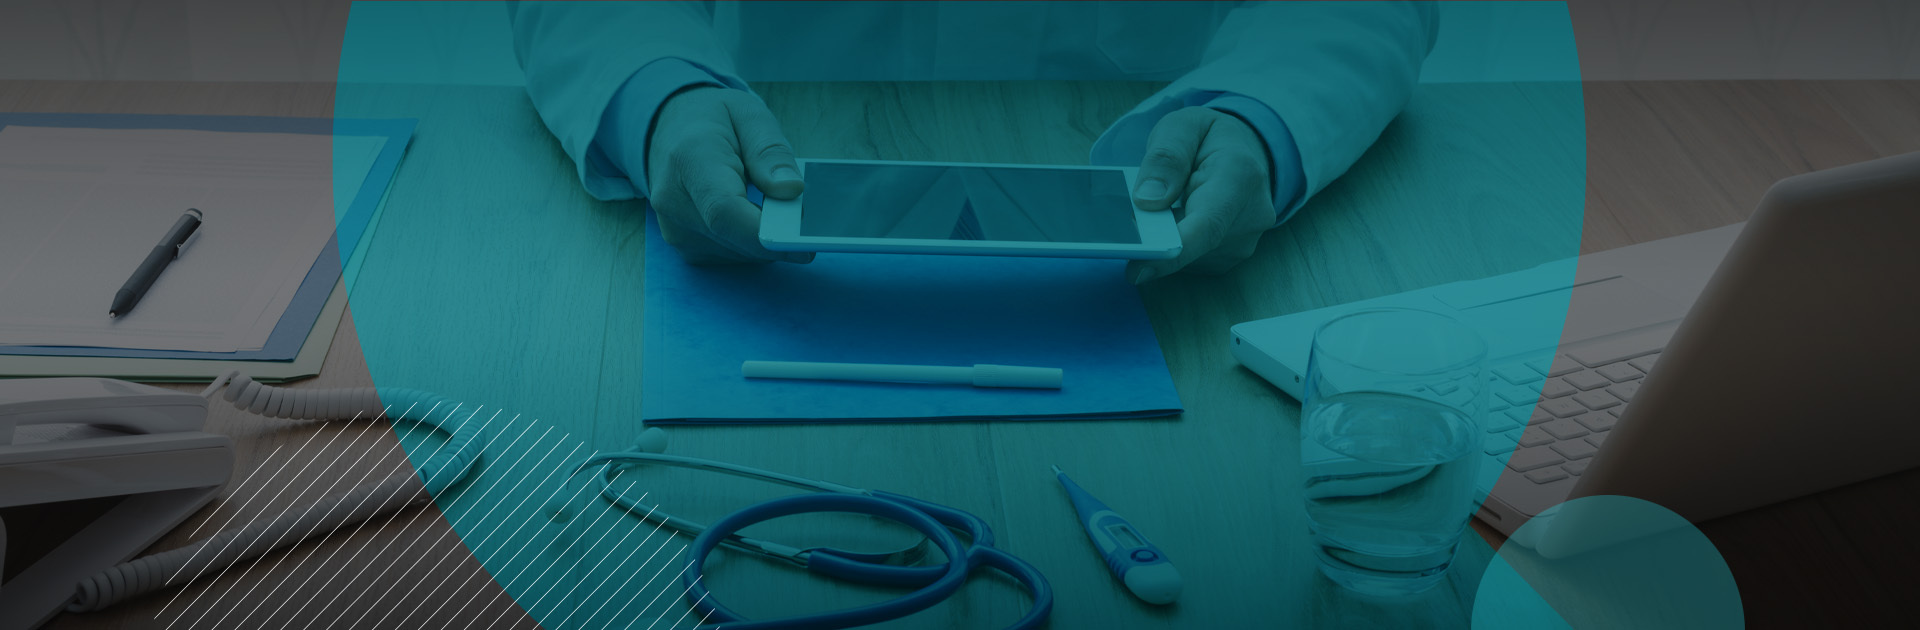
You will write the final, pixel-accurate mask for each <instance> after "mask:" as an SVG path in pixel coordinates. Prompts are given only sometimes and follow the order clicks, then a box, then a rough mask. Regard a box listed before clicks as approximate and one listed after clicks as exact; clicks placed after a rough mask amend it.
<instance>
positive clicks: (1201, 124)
mask: <svg viewBox="0 0 1920 630" xmlns="http://www.w3.org/2000/svg"><path fill="white" fill-rule="evenodd" d="M1209 111H1211V110H1207V109H1205V108H1200V107H1189V108H1186V109H1181V110H1177V111H1174V112H1173V113H1171V114H1167V115H1166V117H1164V118H1161V119H1160V122H1159V123H1157V124H1155V125H1154V126H1153V131H1152V132H1150V133H1148V134H1147V153H1146V156H1145V157H1143V158H1141V160H1140V172H1139V174H1138V175H1137V176H1136V177H1135V179H1136V180H1137V181H1136V183H1135V184H1134V186H1133V204H1134V205H1135V206H1138V207H1139V208H1140V209H1142V210H1165V209H1167V208H1169V207H1171V206H1172V205H1173V202H1174V201H1175V200H1177V199H1179V198H1180V195H1181V193H1182V191H1184V190H1185V189H1186V187H1187V178H1188V177H1189V176H1190V175H1192V173H1193V164H1194V158H1195V156H1196V155H1197V153H1198V151H1199V150H1200V141H1201V140H1202V139H1204V138H1206V137H1207V127H1208V126H1209V125H1210V124H1211V121H1212V118H1211V116H1210V115H1209V114H1208V112H1209Z"/></svg>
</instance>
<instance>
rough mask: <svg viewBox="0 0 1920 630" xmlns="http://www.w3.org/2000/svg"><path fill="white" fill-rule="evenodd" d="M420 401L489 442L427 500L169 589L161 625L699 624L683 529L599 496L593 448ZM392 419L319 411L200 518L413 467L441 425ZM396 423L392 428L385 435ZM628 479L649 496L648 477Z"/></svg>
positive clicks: (305, 496)
mask: <svg viewBox="0 0 1920 630" xmlns="http://www.w3.org/2000/svg"><path fill="white" fill-rule="evenodd" d="M429 413H433V414H439V415H440V416H450V417H453V418H455V419H460V418H465V419H466V421H468V422H473V423H484V424H485V426H486V428H485V430H484V431H483V433H482V436H481V438H480V439H479V440H477V441H478V442H480V443H484V444H485V446H484V448H483V455H482V456H481V457H480V458H479V460H477V462H476V463H475V464H474V465H473V466H472V467H471V469H470V470H469V471H467V476H466V477H465V481H463V482H461V483H457V484H455V485H454V486H452V487H451V488H450V489H449V490H448V491H447V492H444V493H442V494H441V495H440V496H437V497H434V501H433V505H431V506H428V507H425V508H405V509H401V510H397V511H395V512H392V513H390V514H387V515H383V516H377V517H375V518H373V519H369V520H367V521H365V522H361V523H358V524H354V525H351V526H349V527H343V528H340V529H339V530H335V531H332V532H328V533H326V534H324V535H322V536H320V537H318V538H316V539H315V540H311V541H306V542H302V543H299V544H297V545H294V546H291V547H288V548H286V549H284V550H281V551H279V552H275V553H272V554H268V555H267V556H263V557H261V558H258V559H255V560H251V561H248V562H243V563H240V564H239V565H236V566H234V567H230V568H228V569H226V570H224V571H222V572H220V573H217V574H210V575H209V576H208V577H206V578H202V579H201V580H199V581H198V582H196V583H194V584H191V585H188V586H187V587H186V588H182V589H179V590H178V591H177V592H175V593H172V594H164V595H165V596H166V597H169V598H170V600H169V603H168V604H167V605H166V606H164V607H163V608H162V609H161V610H160V611H159V614H157V615H155V619H159V620H160V621H159V623H160V624H161V625H158V626H156V627H159V628H163V630H169V629H172V628H258V627H276V628H312V629H322V628H536V627H544V628H556V629H557V628H601V627H633V628H641V627H652V628H675V627H693V626H696V625H699V624H701V623H704V621H703V619H702V618H701V616H700V615H694V614H691V610H692V609H691V608H690V607H688V606H687V604H686V600H685V590H684V587H683V585H682V584H681V580H682V574H683V573H684V571H685V568H686V560H687V557H686V552H687V543H688V542H689V540H688V539H686V538H685V537H682V536H679V535H677V532H674V531H673V530H669V529H665V528H663V527H661V526H660V525H659V524H658V523H654V522H648V521H646V520H644V519H643V518H642V517H644V516H646V515H647V513H643V512H639V511H634V510H630V509H628V508H622V507H619V506H616V505H614V504H613V503H611V502H607V501H603V500H600V499H599V498H598V497H595V496H593V490H592V489H591V486H590V484H586V483H582V481H583V479H570V477H569V473H571V472H572V471H573V467H574V466H576V465H577V464H578V463H579V462H580V461H582V460H583V459H585V458H586V457H588V456H591V455H593V454H596V453H597V451H596V449H594V448H592V447H591V446H590V445H588V444H586V443H584V442H582V441H581V440H579V439H578V438H576V437H574V436H572V435H570V434H568V433H567V432H566V431H564V430H562V429H559V428H557V427H555V426H553V425H552V424H550V423H547V422H544V421H541V420H538V419H534V420H524V419H522V418H521V417H520V416H517V415H514V414H511V413H505V412H502V411H501V410H498V409H493V408H488V407H485V406H477V405H473V404H468V403H459V404H455V403H453V402H449V403H446V408H436V409H434V410H431V411H429ZM436 417H438V416H436ZM389 426H391V425H387V424H385V423H375V424H368V423H367V422H365V421H362V422H358V423H352V424H348V423H336V424H327V425H319V426H318V427H317V430H315V431H314V432H313V433H312V434H310V435H308V436H305V437H304V438H302V439H301V441H300V442H299V443H298V445H297V446H292V444H294V443H292V442H290V447H289V448H286V449H284V450H277V451H275V452H274V453H273V454H271V455H270V456H269V457H268V459H267V460H265V461H263V462H261V463H260V464H259V465H258V466H256V467H255V470H254V471H253V472H252V473H250V475H249V476H248V477H247V478H246V480H243V481H242V482H241V483H240V484H238V485H236V486H235V490H234V493H233V494H234V497H235V499H234V500H237V501H239V502H240V505H241V507H240V508H239V509H237V510H235V511H233V512H232V513H231V514H230V515H228V516H227V517H226V518H225V520H224V522H219V523H213V524H212V525H210V526H209V525H206V523H202V526H203V527H204V528H205V529H208V530H215V531H218V530H220V529H226V528H230V527H235V526H239V525H244V524H246V523H248V522H250V521H251V520H253V519H258V518H263V517H267V516H271V514H262V512H265V511H266V510H265V509H264V507H260V508H252V507H249V506H250V504H255V503H257V504H260V505H261V506H265V505H304V502H305V501H310V500H311V499H312V498H316V497H317V496H320V495H326V494H333V493H337V492H340V491H342V490H344V489H350V488H354V487H358V486H360V485H363V484H366V483H368V482H370V481H378V480H379V479H382V478H383V477H385V476H387V475H392V474H417V473H415V472H414V471H415V470H416V469H415V468H414V466H415V465H417V464H419V463H421V462H424V461H425V460H426V458H427V457H430V456H431V454H432V453H434V452H435V450H436V449H437V448H438V447H439V445H440V443H441V442H442V440H443V439H444V436H438V435H436V434H435V433H434V432H433V431H429V430H424V429H420V428H419V426H418V425H416V424H413V423H401V425H400V426H394V427H392V428H388V427H389ZM385 431H391V432H392V433H383V432H385ZM389 438H391V439H393V441H392V442H388V443H385V444H381V443H380V441H379V440H383V439H389ZM396 454H400V455H403V456H404V457H405V458H406V459H405V460H399V459H397V458H396V457H395V455H396ZM448 474H451V475H460V474H462V472H461V471H450V472H449V473H448ZM583 477H584V475H583ZM617 480H619V477H618V476H616V481H617ZM622 483H623V484H625V483H626V482H622ZM628 491H629V492H630V493H631V494H632V495H633V496H635V497H640V498H641V500H642V501H646V500H647V499H646V498H645V497H646V496H647V493H646V492H645V491H644V488H642V487H638V486H637V485H636V486H632V487H629V490H628ZM241 497H245V498H241ZM555 498H559V499H562V500H564V501H565V502H566V504H567V505H570V506H572V510H573V512H574V515H573V517H572V518H571V519H570V520H569V521H567V522H565V523H556V522H553V521H552V520H551V519H550V518H549V512H548V504H549V503H550V502H551V501H552V500H553V499H555ZM254 499H258V500H257V501H255V500H254ZM381 500H388V501H404V500H405V497H397V498H396V497H383V498H381ZM296 509H299V508H296ZM643 509H644V508H643ZM661 509H667V510H669V511H670V509H671V508H670V506H669V507H667V508H661ZM214 520H216V519H214V518H211V517H209V518H208V519H207V521H208V522H212V521H214ZM209 535H211V534H209ZM215 551H217V550H210V551H209V552H208V553H214V552H215ZM489 582H491V583H492V585H491V586H488V585H487V584H488V583H489Z"/></svg>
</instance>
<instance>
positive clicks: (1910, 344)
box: [1230, 152, 1920, 556]
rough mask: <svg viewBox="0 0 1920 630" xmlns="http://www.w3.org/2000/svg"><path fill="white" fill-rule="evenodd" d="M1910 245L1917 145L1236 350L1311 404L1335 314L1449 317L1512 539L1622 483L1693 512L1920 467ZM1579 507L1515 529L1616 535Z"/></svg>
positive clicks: (1491, 504)
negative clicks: (1316, 358)
mask: <svg viewBox="0 0 1920 630" xmlns="http://www.w3.org/2000/svg"><path fill="white" fill-rule="evenodd" d="M1916 238H1920V152H1916V153H1910V154H1906V155H1900V156H1895V157H1889V158H1884V159H1879V160H1874V161H1870V162H1863V163H1859V164H1853V165H1849V166H1843V167H1839V168H1834V169H1829V170H1824V171H1818V172H1814V173H1808V174H1804V175H1799V176H1795V177H1790V178H1787V179H1784V180H1781V181H1780V182H1779V183H1777V184H1775V185H1774V186H1773V187H1772V188H1771V189H1770V190H1768V191H1767V194H1766V196H1765V197H1764V198H1763V199H1762V200H1761V202H1760V206H1759V208H1758V209H1757V210H1756V211H1755V213H1754V215H1753V217H1752V218H1751V219H1750V220H1749V221H1747V222H1746V223H1743V224H1735V225H1730V226H1726V227H1722V228H1718V229H1713V230H1707V231H1704V232H1698V233H1694V234H1688V235H1684V236H1677V237H1673V238H1667V239H1662V240H1658V241H1651V242H1647V243H1641V244H1637V245H1633V246H1629V247H1623V248H1620V249H1614V250H1609V251H1605V252H1600V253H1596V254H1591V255H1586V256H1581V257H1579V258H1578V259H1570V260H1563V261H1557V262H1554V263H1548V264H1546V265H1542V266H1540V267H1536V268H1533V269H1528V270H1524V271H1520V272H1516V273H1512V274H1506V275H1503V276H1496V277H1492V278H1485V279H1481V280H1474V281H1468V282H1459V283H1452V284H1447V285H1440V286H1435V287H1429V288H1425V289H1419V290H1415V291H1410V292H1406V293H1400V294H1395V295H1389V296H1384V297H1380V298H1375V299H1371V300H1366V301H1362V302H1355V303H1352V304H1344V305H1340V306H1333V307H1329V308H1323V309H1317V310H1313V311H1306V312H1301V313H1294V314H1290V315H1286V316H1282V317H1275V318H1272V319H1263V320H1259V321H1252V322H1247V323H1244V324H1240V325H1237V326H1234V327H1233V329H1232V338H1231V341H1230V343H1231V344H1232V349H1233V354H1234V356H1235V357H1236V358H1237V359H1239V361H1240V362H1241V363H1242V364H1243V365H1245V366H1246V367H1247V368H1249V369H1251V370H1252V371H1253V372H1255V373H1257V374H1259V375H1260V376H1261V377H1263V378H1265V379H1266V380H1268V381H1270V382H1272V383H1273V384H1274V385H1276V386H1278V387H1279V388H1280V389H1281V390H1282V391H1284V392H1286V393H1287V394H1289V395H1291V396H1293V397H1294V398H1295V399H1299V398H1301V396H1302V389H1301V383H1302V381H1303V380H1304V377H1305V375H1306V370H1307V355H1308V350H1309V348H1310V346H1311V342H1312V338H1313V334H1314V331H1315V330H1316V329H1317V328H1318V327H1319V326H1320V325H1321V324H1322V323H1325V322H1327V321H1329V320H1331V319H1333V318H1335V317H1338V316H1340V315H1343V314H1346V313H1351V312H1353V311H1356V310H1362V309H1368V308H1379V307H1413V308H1422V309H1426V310H1430V311H1434V312H1439V313H1444V314H1447V315H1449V316H1452V317H1455V318H1457V319H1459V320H1461V321H1462V322H1464V323H1466V324H1468V325H1469V326H1472V327H1474V328H1476V329H1477V330H1479V331H1481V333H1482V336H1483V337H1485V338H1486V339H1487V341H1488V347H1489V353H1488V368H1489V369H1488V372H1489V377H1488V378H1489V387H1488V390H1489V392H1490V395H1489V400H1488V409H1489V411H1488V413H1487V414H1486V415H1485V416H1484V418H1483V421H1482V425H1483V426H1482V427H1481V429H1482V430H1483V432H1484V437H1485V439H1484V442H1483V444H1482V446H1483V448H1482V450H1481V452H1482V455H1483V456H1484V457H1485V458H1486V459H1485V461H1484V462H1483V465H1482V467H1481V469H1482V472H1483V474H1482V475H1481V487H1480V488H1479V490H1480V491H1481V492H1482V493H1485V496H1486V497H1487V499H1486V501H1485V502H1484V503H1483V504H1482V506H1481V508H1480V510H1479V511H1478V513H1477V514H1476V516H1477V517H1478V518H1479V519H1481V520H1483V521H1485V522H1486V523H1487V524H1489V525H1491V526H1492V527H1493V528H1495V529H1497V530H1499V531H1501V532H1502V533H1505V534H1508V535H1513V534H1514V533H1515V532H1516V530H1519V528H1520V526H1521V525H1522V524H1525V523H1527V522H1529V521H1530V520H1532V519H1535V518H1541V517H1543V516H1551V515H1553V514H1554V512H1555V509H1554V508H1555V506H1558V505H1560V504H1562V503H1564V502H1566V501H1568V500H1569V499H1573V498H1578V497H1587V496H1602V495H1620V496H1629V497H1635V498H1639V499H1643V500H1646V501H1650V502H1653V503H1656V504H1659V505H1660V506H1662V507H1665V508H1666V509H1668V510H1672V511H1673V512H1675V513H1677V514H1678V515H1680V516H1682V517H1685V518H1686V519H1687V520H1689V521H1692V522H1696V523H1697V522H1701V521H1705V520H1708V519H1712V518H1715V517H1719V516H1724V515H1727V514H1732V513H1735V512H1739V511H1743V510H1747V509H1751V508H1755V507H1759V506H1763V505H1767V504H1771V503H1775V502H1779V501H1784V500H1787V499H1791V498H1794V497H1798V496H1803V495H1807V494H1811V493H1814V492H1818V491H1821V490H1825V489H1828V488H1832V487H1836V486H1841V485H1845V484H1848V483H1853V482H1857V481H1862V480H1866V479H1869V478H1873V477H1877V476H1881V475H1885V474H1889V473H1893V472H1897V471H1900V470H1903V469H1907V468H1911V467H1915V466H1920V447H1916V445H1917V444H1920V410H1917V408H1916V407H1915V406H1914V404H1913V402H1912V395H1911V394H1910V393H1909V392H1910V390H1911V389H1912V388H1914V387H1916V386H1920V288H1917V287H1920V243H1916ZM1562 308H1564V309H1565V310H1564V311H1561V310H1559V309H1562ZM1561 312H1564V313H1565V319H1564V325H1563V326H1560V327H1559V330H1558V331H1557V332H1558V334H1557V337H1558V340H1559V341H1558V343H1553V338H1554V336H1555V335H1554V332H1553V330H1552V329H1553V328H1554V326H1553V324H1561V323H1562V322H1561V321H1559V314H1560V313H1561ZM1541 323H1545V324H1547V327H1546V329H1547V331H1546V332H1540V331H1529V330H1527V326H1528V325H1529V324H1531V325H1534V326H1536V327H1538V325H1539V324H1541ZM1543 342H1544V343H1543ZM1569 518H1572V517H1570V516H1568V515H1564V514H1563V515H1560V516H1559V518H1558V519H1557V520H1550V521H1543V523H1542V524H1543V525H1544V527H1529V528H1527V531H1526V532H1525V534H1526V535H1523V536H1521V537H1516V538H1513V539H1512V540H1513V541H1514V542H1518V543H1520V544H1522V545H1525V546H1527V547H1531V548H1535V549H1537V550H1539V551H1540V552H1541V553H1542V554H1543V555H1549V556H1561V555H1569V554H1572V553H1578V552H1580V551H1584V550H1588V549H1591V548H1594V547H1595V546H1598V545H1600V542H1599V541H1598V538H1606V536H1598V537H1596V536H1595V535H1594V534H1595V532H1593V531H1590V530H1591V529H1593V528H1584V529H1586V530H1589V531H1582V529H1583V528H1582V527H1580V526H1578V525H1577V524H1573V523H1564V522H1562V521H1566V520H1567V519H1569ZM1556 534H1560V535H1556ZM1625 536H1627V534H1624V533H1620V532H1615V533H1614V535H1613V536H1611V538H1612V539H1616V540H1617V539H1619V538H1622V537H1625ZM1555 539H1561V540H1555Z"/></svg>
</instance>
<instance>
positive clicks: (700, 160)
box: [647, 86, 813, 265]
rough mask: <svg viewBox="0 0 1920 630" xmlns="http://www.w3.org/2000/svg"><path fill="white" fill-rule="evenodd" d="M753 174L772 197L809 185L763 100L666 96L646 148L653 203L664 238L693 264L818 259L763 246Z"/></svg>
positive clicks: (701, 93)
mask: <svg viewBox="0 0 1920 630" xmlns="http://www.w3.org/2000/svg"><path fill="white" fill-rule="evenodd" d="M749 179H750V180H751V181H752V182H753V184H754V185H755V186H758V187H759V188H760V191H761V192H763V193H766V195H767V196H768V197H771V198H774V199H793V198H794V197H798V196H800V192H801V190H802V189H803V188H804V187H805V186H804V185H803V184H802V183H801V181H800V169H798V168H796V167H795V165H794V162H793V149H792V148H791V147H789V146H788V145H787V138H786V136H784V135H782V134H781V133H780V123H779V122H778V121H776V120H774V118H773V112H769V111H767V106H766V104H764V103H762V102H761V101H760V97H758V96H754V95H753V94H751V93H748V92H744V91H740V90H732V89H726V88H719V87H712V86H703V87H696V88H692V89H688V90H685V91H682V92H680V93H678V94H675V95H673V96H672V97H669V98H668V99H667V102H666V103H665V104H664V105H662V106H661V107H660V114H659V117H658V118H657V119H656V120H655V121H654V128H653V138H652V140H651V142H650V144H648V146H647V181H648V182H650V183H651V184H652V188H653V190H652V198H651V199H649V200H648V201H649V202H651V203H652V204H653V210H654V213H655V214H657V215H658V216H659V219H660V236H661V237H662V238H664V239H665V240H666V241H667V243H668V244H670V245H673V246H674V248H675V249H678V250H679V251H680V255H681V256H682V257H685V258H686V259H687V261H688V262H691V263H693V264H696V265H704V264H722V263H742V262H764V261H769V260H783V261H787V262H795V263H804V262H809V261H811V260H813V254H812V253H807V252H775V251H768V250H767V248H765V247H761V246H760V209H759V208H757V207H754V205H753V204H752V203H751V202H748V201H747V181H749Z"/></svg>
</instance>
